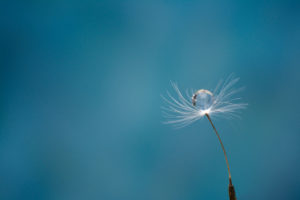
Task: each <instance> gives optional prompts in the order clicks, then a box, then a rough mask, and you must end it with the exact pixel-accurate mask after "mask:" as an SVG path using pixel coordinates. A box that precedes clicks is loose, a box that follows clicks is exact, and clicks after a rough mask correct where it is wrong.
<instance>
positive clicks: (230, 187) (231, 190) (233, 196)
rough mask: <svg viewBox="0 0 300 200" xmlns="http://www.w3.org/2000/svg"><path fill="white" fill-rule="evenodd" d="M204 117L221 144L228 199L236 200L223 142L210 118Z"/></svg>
mask: <svg viewBox="0 0 300 200" xmlns="http://www.w3.org/2000/svg"><path fill="white" fill-rule="evenodd" d="M205 115H206V117H207V119H208V121H209V122H210V124H211V126H212V127H213V129H214V131H215V133H216V135H217V137H218V139H219V142H220V144H221V147H222V149H223V153H224V156H225V160H226V165H227V169H228V176H229V188H228V190H229V199H230V200H236V196H235V190H234V187H233V185H232V180H231V173H230V167H229V162H228V158H227V154H226V151H225V147H224V145H223V142H222V140H221V137H220V135H219V133H218V131H217V129H216V127H215V125H214V124H213V122H212V120H211V118H210V116H209V115H208V114H205Z"/></svg>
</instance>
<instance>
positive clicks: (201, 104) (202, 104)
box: [193, 89, 214, 110]
mask: <svg viewBox="0 0 300 200" xmlns="http://www.w3.org/2000/svg"><path fill="white" fill-rule="evenodd" d="M213 100H214V98H213V94H212V93H211V92H210V91H208V90H203V89H201V90H198V91H197V92H196V93H195V94H194V96H193V104H194V106H197V108H199V109H200V110H207V109H209V108H210V107H211V106H212V104H213Z"/></svg>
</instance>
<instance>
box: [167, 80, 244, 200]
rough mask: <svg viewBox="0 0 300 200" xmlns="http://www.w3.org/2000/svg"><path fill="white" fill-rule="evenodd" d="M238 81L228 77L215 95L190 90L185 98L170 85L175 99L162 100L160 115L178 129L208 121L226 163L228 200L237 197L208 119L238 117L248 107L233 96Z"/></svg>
mask: <svg viewBox="0 0 300 200" xmlns="http://www.w3.org/2000/svg"><path fill="white" fill-rule="evenodd" d="M238 81H239V78H233V76H232V75H231V76H229V77H228V78H227V80H226V81H225V82H224V83H223V82H222V81H220V82H219V84H218V85H217V87H216V89H215V90H214V92H211V91H209V90H205V89H200V90H197V91H196V92H195V91H194V90H191V92H192V94H190V93H189V91H186V96H184V95H183V94H182V92H181V91H180V90H179V88H178V86H177V84H175V83H171V84H172V86H173V88H174V90H175V92H176V93H177V96H178V97H177V98H175V97H173V96H172V95H171V94H170V93H168V92H167V94H168V97H167V98H165V97H162V98H163V99H164V100H165V102H166V104H167V107H163V110H164V111H163V114H164V116H165V117H166V118H167V121H166V122H165V123H166V124H172V125H174V126H175V127H177V128H181V127H184V126H187V125H190V124H191V123H193V122H195V121H197V120H199V119H201V118H203V117H204V116H206V117H207V119H208V120H209V122H210V124H211V126H212V127H213V129H214V131H215V133H216V135H217V137H218V140H219V142H220V144H221V147H222V150H223V153H224V157H225V160H226V165H227V169H228V176H229V198H230V200H236V195H235V190H234V187H233V185H232V180H231V172H230V167H229V162H228V158H227V154H226V151H225V147H224V145H223V143H222V140H221V138H220V135H219V133H218V131H217V129H216V127H215V126H214V124H213V122H212V119H211V116H223V117H229V118H232V117H238V115H237V112H238V111H239V110H240V109H244V108H246V106H247V104H245V103H239V102H237V101H238V100H240V98H234V97H233V96H234V95H235V94H236V93H238V92H239V91H241V90H242V88H239V89H234V88H233V86H234V85H235V84H236V83H237V82H238ZM190 98H191V99H190Z"/></svg>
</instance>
